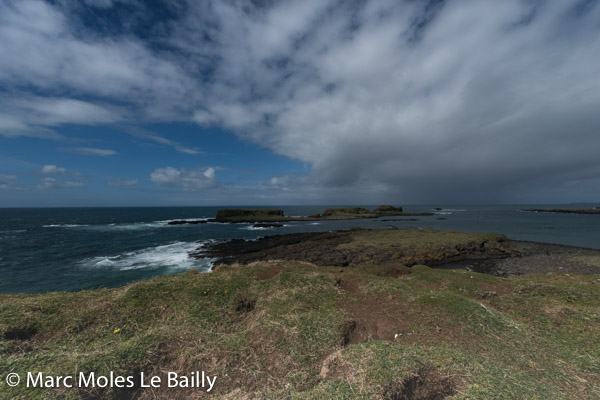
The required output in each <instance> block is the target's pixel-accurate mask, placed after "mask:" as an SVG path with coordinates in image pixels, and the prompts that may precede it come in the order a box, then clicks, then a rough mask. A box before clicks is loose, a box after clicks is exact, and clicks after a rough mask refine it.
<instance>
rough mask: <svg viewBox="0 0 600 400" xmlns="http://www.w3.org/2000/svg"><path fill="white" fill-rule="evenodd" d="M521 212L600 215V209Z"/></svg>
mask: <svg viewBox="0 0 600 400" xmlns="http://www.w3.org/2000/svg"><path fill="white" fill-rule="evenodd" d="M523 211H528V212H544V213H560V214H597V215H600V208H525V209H523Z"/></svg>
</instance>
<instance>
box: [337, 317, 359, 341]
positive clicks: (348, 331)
mask: <svg viewBox="0 0 600 400" xmlns="http://www.w3.org/2000/svg"><path fill="white" fill-rule="evenodd" d="M355 330H356V321H354V320H350V321H346V322H344V323H343V324H342V329H341V331H342V335H341V336H342V339H341V341H340V342H341V343H340V344H341V345H342V346H348V345H349V344H350V342H351V336H352V334H353V333H354V331H355Z"/></svg>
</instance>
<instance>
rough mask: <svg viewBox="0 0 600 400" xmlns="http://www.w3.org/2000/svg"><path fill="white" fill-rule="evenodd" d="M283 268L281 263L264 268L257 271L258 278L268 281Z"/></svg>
mask: <svg viewBox="0 0 600 400" xmlns="http://www.w3.org/2000/svg"><path fill="white" fill-rule="evenodd" d="M282 269H283V267H282V266H280V265H274V266H271V267H268V268H263V269H261V270H260V271H258V272H257V273H256V279H260V280H261V281H266V280H268V279H271V278H273V277H275V276H277V275H278V274H279V273H280V272H281V270H282Z"/></svg>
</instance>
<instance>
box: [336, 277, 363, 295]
mask: <svg viewBox="0 0 600 400" xmlns="http://www.w3.org/2000/svg"><path fill="white" fill-rule="evenodd" d="M336 286H338V287H339V288H340V289H342V290H345V291H346V292H348V293H359V292H360V286H361V282H360V280H358V279H352V278H347V277H340V278H337V280H336Z"/></svg>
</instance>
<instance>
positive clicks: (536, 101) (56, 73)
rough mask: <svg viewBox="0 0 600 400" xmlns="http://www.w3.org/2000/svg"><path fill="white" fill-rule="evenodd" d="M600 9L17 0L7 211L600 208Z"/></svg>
mask: <svg viewBox="0 0 600 400" xmlns="http://www.w3.org/2000/svg"><path fill="white" fill-rule="evenodd" d="M599 3H600V1H596V0H503V1H497V0H446V1H444V0H429V1H427V0H423V1H416V0H372V1H368V0H365V1H361V0H288V1H286V0H282V1H266V0H265V1H258V0H256V1H250V0H214V1H211V0H205V1H196V0H170V1H167V0H164V1H162V0H152V1H148V0H145V1H142V0H54V1H41V0H14V1H13V0H0V207H56V206H154V205H156V206H160V205H165V206H194V205H199V206H202V205H270V204H280V205H284V204H296V205H302V204H380V203H389V204H395V205H403V204H498V203H511V204H515V203H519V204H523V203H544V204H549V203H570V202H598V201H600V78H599V71H600V51H599V49H600V4H599Z"/></svg>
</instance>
